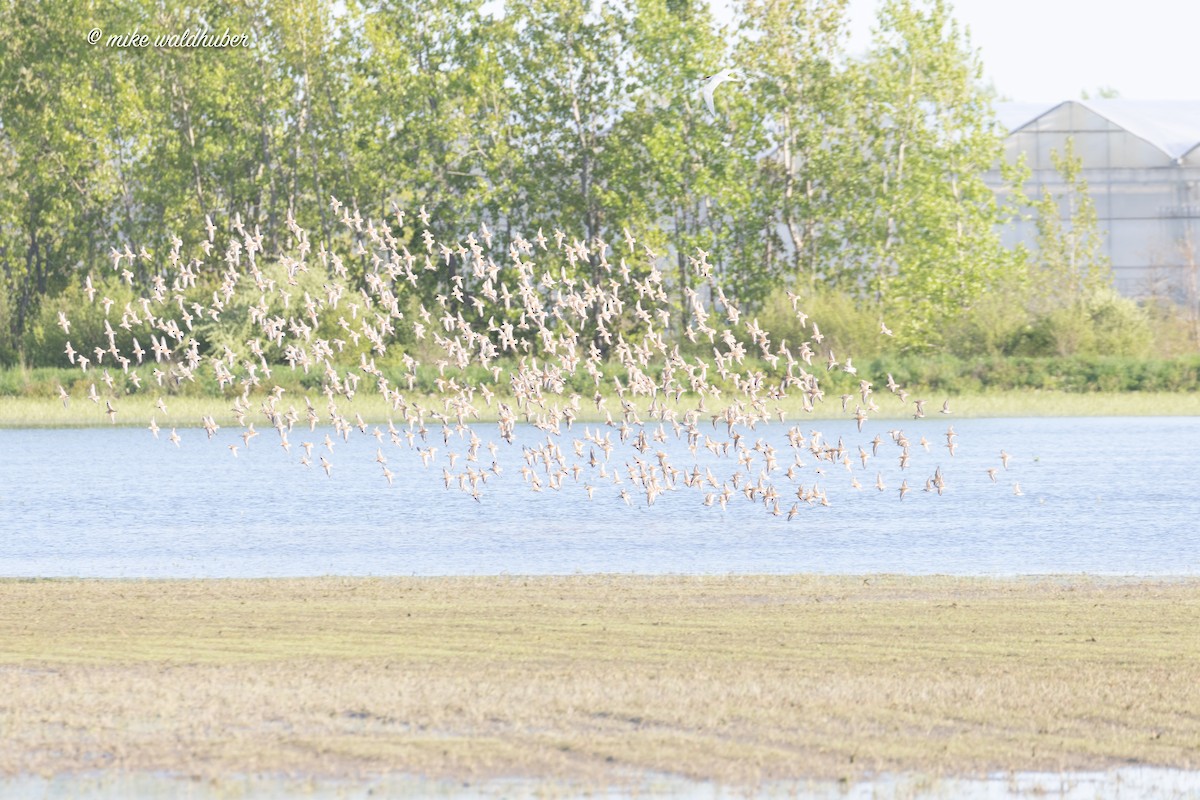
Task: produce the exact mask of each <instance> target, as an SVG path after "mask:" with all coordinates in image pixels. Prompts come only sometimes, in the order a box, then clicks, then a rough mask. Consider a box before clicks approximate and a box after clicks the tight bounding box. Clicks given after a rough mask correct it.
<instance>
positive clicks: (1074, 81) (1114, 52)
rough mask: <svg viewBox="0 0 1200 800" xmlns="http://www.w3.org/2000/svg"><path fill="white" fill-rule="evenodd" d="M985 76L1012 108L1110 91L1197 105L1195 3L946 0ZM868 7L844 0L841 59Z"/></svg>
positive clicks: (1199, 9) (862, 40) (1198, 21)
mask: <svg viewBox="0 0 1200 800" xmlns="http://www.w3.org/2000/svg"><path fill="white" fill-rule="evenodd" d="M951 3H952V5H953V8H954V16H955V17H956V18H957V19H958V20H959V22H960V23H961V24H964V25H966V26H967V27H969V28H970V32H971V43H972V45H973V46H974V47H976V48H978V49H980V50H981V56H982V58H983V66H984V73H985V78H990V79H991V81H992V82H993V84H994V85H995V87H996V90H997V92H999V94H1000V96H1001V97H1003V98H1005V99H1009V100H1018V101H1060V100H1070V99H1076V98H1078V97H1079V96H1080V91H1082V90H1084V89H1086V90H1087V91H1088V93H1089V94H1091V96H1092V97H1095V96H1096V94H1097V93H1096V90H1097V89H1098V88H1099V87H1102V86H1104V87H1111V88H1113V89H1116V90H1117V91H1118V92H1119V93H1120V96H1121V97H1123V98H1127V99H1130V100H1200V57H1198V56H1200V0H951ZM877 5H878V0H850V24H851V37H852V38H851V46H850V50H851V52H857V51H859V50H863V49H865V48H866V47H867V45H868V44H869V43H870V28H871V25H872V23H873V21H874V18H875V9H876V7H877Z"/></svg>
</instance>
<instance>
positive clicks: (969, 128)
mask: <svg viewBox="0 0 1200 800" xmlns="http://www.w3.org/2000/svg"><path fill="white" fill-rule="evenodd" d="M862 68H863V69H864V71H865V72H864V74H865V77H866V79H867V81H868V84H867V85H870V86H872V87H873V91H872V95H871V96H870V97H868V98H867V102H866V104H865V109H864V112H865V113H864V115H863V117H862V122H863V123H864V127H863V133H864V140H863V145H864V151H863V152H864V154H865V155H866V163H865V165H864V174H865V175H868V176H869V178H870V183H871V185H872V186H873V187H874V190H873V193H872V197H871V206H872V211H871V216H872V227H873V230H872V231H870V234H869V236H870V240H871V241H872V243H873V249H874V253H873V259H874V270H873V274H871V275H869V276H865V277H866V280H865V281H864V283H865V286H867V287H869V288H870V290H871V291H872V293H873V294H874V296H875V298H876V299H877V300H878V301H879V302H880V303H881V305H882V307H883V310H884V313H885V314H886V316H887V318H888V319H889V320H890V324H891V327H892V329H893V330H894V331H895V332H896V335H897V338H898V339H899V340H900V341H901V342H902V343H903V344H904V345H906V346H909V347H914V348H928V347H936V346H938V345H940V344H942V341H943V340H942V337H943V331H944V329H945V325H946V323H947V322H948V321H950V320H952V319H953V318H954V317H955V316H957V315H958V314H960V313H962V312H963V311H964V310H968V309H970V308H971V306H972V305H973V304H974V303H975V301H976V300H977V299H978V298H979V297H981V296H982V294H983V293H984V292H985V291H986V290H987V289H988V287H989V285H991V284H992V283H993V282H994V281H996V280H999V279H1001V278H1002V277H1003V276H1004V275H1005V274H1006V273H1008V272H1009V271H1011V270H1013V269H1016V268H1018V266H1019V260H1018V259H1016V258H1014V257H1013V255H1012V254H1009V253H1007V252H1006V251H1005V250H1004V249H1003V248H1002V247H1001V245H1000V241H999V236H998V232H997V223H998V222H999V221H1000V219H1001V217H1000V215H999V213H998V210H997V205H996V199H995V196H994V194H993V192H992V190H991V189H990V188H989V187H988V186H987V185H986V184H985V183H984V181H983V174H984V173H985V172H986V171H987V170H988V169H989V168H991V167H992V165H994V164H996V163H998V162H1000V160H1001V154H1002V151H1001V144H1002V137H1001V134H1000V132H999V131H998V126H996V125H995V124H994V116H993V114H992V110H991V103H990V98H989V96H988V94H987V92H986V91H985V90H984V89H983V88H982V84H981V82H980V81H981V74H982V67H981V63H980V60H979V56H978V53H977V52H976V51H974V50H972V49H971V47H970V43H969V39H968V38H967V36H966V34H965V33H963V32H962V31H960V29H959V27H958V25H957V23H956V22H955V21H954V20H953V18H952V17H951V15H950V8H949V5H948V4H947V3H946V2H945V0H929V2H926V3H922V4H921V5H920V6H918V4H917V3H916V2H914V0H887V2H885V3H884V4H883V7H882V8H881V9H880V13H879V27H878V29H877V30H876V32H875V46H874V48H873V50H872V52H871V54H870V55H869V57H868V58H867V60H866V62H865V63H864V64H863V65H862Z"/></svg>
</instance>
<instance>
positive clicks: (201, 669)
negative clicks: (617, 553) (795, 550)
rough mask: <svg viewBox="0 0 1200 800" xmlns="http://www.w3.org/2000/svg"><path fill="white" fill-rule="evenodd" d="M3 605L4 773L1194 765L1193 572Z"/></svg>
mask: <svg viewBox="0 0 1200 800" xmlns="http://www.w3.org/2000/svg"><path fill="white" fill-rule="evenodd" d="M0 607H2V608H4V609H5V610H6V613H5V614H4V615H3V617H2V618H0V696H3V697H6V698H9V701H8V702H7V704H6V705H4V706H3V707H0V730H4V731H5V732H6V738H7V740H8V741H9V742H10V745H9V747H8V748H6V749H5V750H4V751H3V752H2V753H0V775H6V776H9V777H12V776H16V775H21V774H46V775H57V774H73V773H79V772H86V771H88V770H96V769H100V770H120V771H125V772H134V773H142V772H156V771H163V772H177V773H181V774H187V775H197V776H201V777H202V778H203V779H206V780H208V779H219V778H220V777H221V776H229V775H237V774H259V773H272V774H276V773H278V774H283V773H287V774H292V773H295V774H298V775H300V776H310V777H313V778H333V779H338V780H360V779H362V778H363V777H364V776H365V777H370V776H379V775H389V774H398V773H415V774H420V775H422V776H424V777H425V778H427V779H429V780H432V781H437V780H442V779H455V780H457V779H463V780H470V781H472V782H474V783H477V782H479V781H485V780H488V779H502V778H506V777H517V778H520V779H523V780H524V779H528V780H534V781H551V782H556V781H559V782H561V781H568V782H572V783H581V784H587V785H609V784H612V783H614V782H616V783H618V784H621V783H625V782H626V780H627V779H629V778H630V776H632V780H633V781H634V784H633V785H637V783H638V781H639V780H640V779H641V778H647V777H652V776H657V775H668V776H678V777H680V778H683V779H686V780H687V781H691V782H696V781H699V782H706V783H714V784H718V785H721V786H729V787H753V786H759V785H763V784H771V783H779V782H787V781H796V780H815V781H850V782H856V781H859V780H862V779H865V778H869V777H870V776H873V775H881V774H923V775H933V776H970V775H984V774H988V773H992V772H998V771H999V772H1022V771H1048V772H1064V771H1090V770H1102V771H1103V770H1106V769H1110V768H1114V767H1117V766H1121V765H1126V764H1129V763H1131V762H1132V763H1136V764H1144V765H1154V766H1159V767H1167V768H1174V769H1179V770H1185V771H1187V770H1196V769H1198V768H1200V761H1198V760H1197V759H1196V756H1195V753H1196V752H1200V733H1198V732H1197V731H1196V729H1195V725H1194V720H1195V719H1196V718H1197V716H1198V715H1200V698H1198V697H1197V696H1196V693H1195V692H1194V691H1191V689H1190V688H1189V687H1193V686H1195V685H1200V641H1197V640H1196V637H1195V636H1194V631H1195V630H1196V629H1197V628H1198V627H1200V577H1195V576H1172V577H1165V578H1164V577H1161V576H1155V577H1137V576H1091V575H1038V576H1022V577H1006V578H986V577H974V578H963V577H952V576H944V575H942V576H899V575H803V574H801V575H726V576H679V575H674V576H630V575H572V576H536V577H531V576H516V575H509V576H468V577H458V578H339V577H324V578H265V579H152V580H147V579H122V578H118V579H19V578H4V579H0ZM639 776H640V777H639Z"/></svg>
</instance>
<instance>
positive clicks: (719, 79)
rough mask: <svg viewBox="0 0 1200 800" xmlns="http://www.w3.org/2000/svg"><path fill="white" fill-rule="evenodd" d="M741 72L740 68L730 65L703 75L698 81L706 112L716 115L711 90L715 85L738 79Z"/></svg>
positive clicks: (740, 76) (714, 89)
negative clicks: (706, 108) (706, 107)
mask: <svg viewBox="0 0 1200 800" xmlns="http://www.w3.org/2000/svg"><path fill="white" fill-rule="evenodd" d="M743 74H744V73H743V72H742V71H741V70H740V69H737V68H736V67H730V68H728V69H723V70H721V71H720V72H717V73H714V74H712V75H706V76H705V77H704V79H703V80H702V81H701V82H700V94H701V95H702V96H703V97H704V104H705V105H706V106H708V113H710V114H712V115H713V116H714V117H715V116H717V109H716V106H714V105H713V92H715V91H716V90H717V87H718V86H720V85H721V84H722V83H725V82H726V81H740V80H741V79H742V75H743Z"/></svg>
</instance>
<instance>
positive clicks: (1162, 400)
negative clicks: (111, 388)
mask: <svg viewBox="0 0 1200 800" xmlns="http://www.w3.org/2000/svg"><path fill="white" fill-rule="evenodd" d="M927 394H928V396H929V397H931V398H936V399H937V400H938V402H939V403H940V402H941V400H942V399H944V398H946V397H948V398H949V399H950V401H951V404H952V406H953V413H952V414H951V415H950V416H949V417H947V419H950V420H954V419H985V418H1019V417H1192V416H1200V392H1086V393H1085V392H1064V391H1041V390H1036V391H1005V392H993V393H983V394H972V395H955V394H941V393H936V392H931V393H927ZM567 399H568V398H567V397H563V398H559V400H560V401H561V403H565V402H567ZM413 400H414V401H415V402H417V403H419V404H420V405H421V406H422V407H423V408H425V409H429V408H431V407H434V406H435V404H436V398H433V397H426V396H414V397H413ZM509 401H511V398H509ZM288 402H290V403H291V404H295V405H298V407H300V408H301V409H302V408H303V407H304V406H303V404H304V400H303V397H291V398H290V400H289V401H288ZM229 403H230V400H229V399H228V398H220V397H195V396H179V397H174V398H169V399H168V404H169V408H170V409H171V413H170V414H163V413H161V412H159V411H156V410H155V408H154V400H153V399H152V398H151V397H150V396H149V395H136V396H130V397H126V398H123V399H122V400H121V401H120V402H119V403H118V404H117V405H118V408H119V412H120V413H119V415H120V417H121V419H120V420H118V421H117V422H116V423H115V424H113V423H110V422H109V420H108V418H107V417H106V416H105V413H104V406H102V405H99V404H91V403H88V402H87V401H86V400H83V399H79V398H76V399H74V400H72V401H71V403H70V404H69V405H68V406H67V407H64V406H63V405H62V403H61V402H59V401H58V400H55V399H50V398H43V397H25V396H11V395H10V396H3V397H0V430H3V429H14V428H108V427H118V428H120V427H144V426H145V425H146V424H147V422H148V420H149V419H150V417H151V416H154V417H155V418H156V419H157V420H158V422H159V424H160V425H163V426H168V427H170V426H176V427H179V428H194V427H200V425H201V417H202V416H204V415H207V414H211V415H212V416H213V418H214V420H215V421H216V422H217V423H218V424H219V425H221V426H222V427H232V426H236V425H237V422H236V420H235V419H234V416H233V414H232V412H231V411H230V410H229V408H228V406H229ZM644 405H645V403H644V402H643V403H640V404H639V406H641V407H643V408H644ZM709 405H710V406H711V408H710V411H716V410H718V409H719V408H720V407H722V404H720V403H715V402H713V401H711V400H710V401H709ZM317 406H318V409H319V411H320V413H321V415H322V420H321V425H327V424H328V422H327V420H326V417H327V415H326V414H325V411H324V404H323V403H320V402H318V403H317ZM338 406H339V409H340V411H341V413H342V414H343V415H346V416H349V417H353V415H354V414H355V413H361V414H362V415H363V418H364V420H365V421H366V422H367V423H368V424H371V425H380V424H386V422H387V420H388V419H389V418H391V419H396V420H397V424H400V422H399V420H402V419H403V415H402V414H400V413H399V412H398V411H395V410H393V409H392V408H391V407H390V406H389V405H387V404H385V403H384V402H383V399H382V398H379V397H374V396H370V395H364V396H363V397H362V398H360V399H358V400H356V401H353V402H342V403H339V404H338ZM693 406H694V404H692V403H688V402H683V403H680V404H679V405H678V408H679V409H687V408H691V407H693ZM475 407H476V410H477V411H478V412H479V414H480V416H479V418H478V419H473V420H471V421H470V422H471V423H472V424H476V425H478V424H492V423H495V422H496V420H497V416H496V413H495V408H494V406H493V407H491V408H489V407H487V406H486V405H485V404H483V403H482V402H479V401H477V402H476V404H475ZM769 407H770V409H772V411H774V409H775V408H776V407H779V408H782V409H783V410H784V411H785V412H786V414H787V417H786V419H787V422H788V423H789V424H793V423H796V422H799V421H804V420H813V421H818V420H819V421H823V422H827V421H830V420H843V421H847V422H852V421H853V420H854V416H853V414H847V413H843V412H842V411H841V410H840V407H839V404H838V402H837V401H836V398H835V399H834V400H832V401H831V400H828V399H827V400H826V401H825V402H824V403H823V404H822V405H819V406H817V407H816V408H815V409H814V410H813V411H811V412H805V411H803V410H802V409H801V406H800V403H799V401H798V400H796V399H794V398H790V399H788V400H786V401H784V402H782V403H772V404H771V405H770V406H769ZM612 411H613V414H614V418H616V417H617V410H616V409H613V410H612ZM911 416H912V415H911V413H910V412H909V410H908V408H907V407H906V406H901V405H900V404H892V403H885V404H883V406H882V407H881V409H880V411H879V412H877V413H875V414H872V416H871V418H872V419H875V420H880V421H884V420H899V419H908V418H909V417H911ZM518 418H519V419H522V421H524V420H523V417H521V416H519V417H518ZM247 419H248V420H250V421H253V422H255V423H256V424H258V425H259V426H260V427H261V426H262V424H263V420H262V417H261V415H260V414H258V413H257V412H252V413H250V414H248V415H247ZM604 419H605V418H604V416H603V415H602V414H600V413H599V412H597V411H596V409H595V406H593V405H591V404H590V403H584V404H582V407H581V409H580V412H579V415H578V417H577V418H576V423H577V424H581V425H582V424H589V425H594V424H597V423H601V424H602V423H603V422H604ZM618 421H619V420H618ZM646 421H647V423H649V421H650V420H649V418H646ZM564 430H565V428H564Z"/></svg>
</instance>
